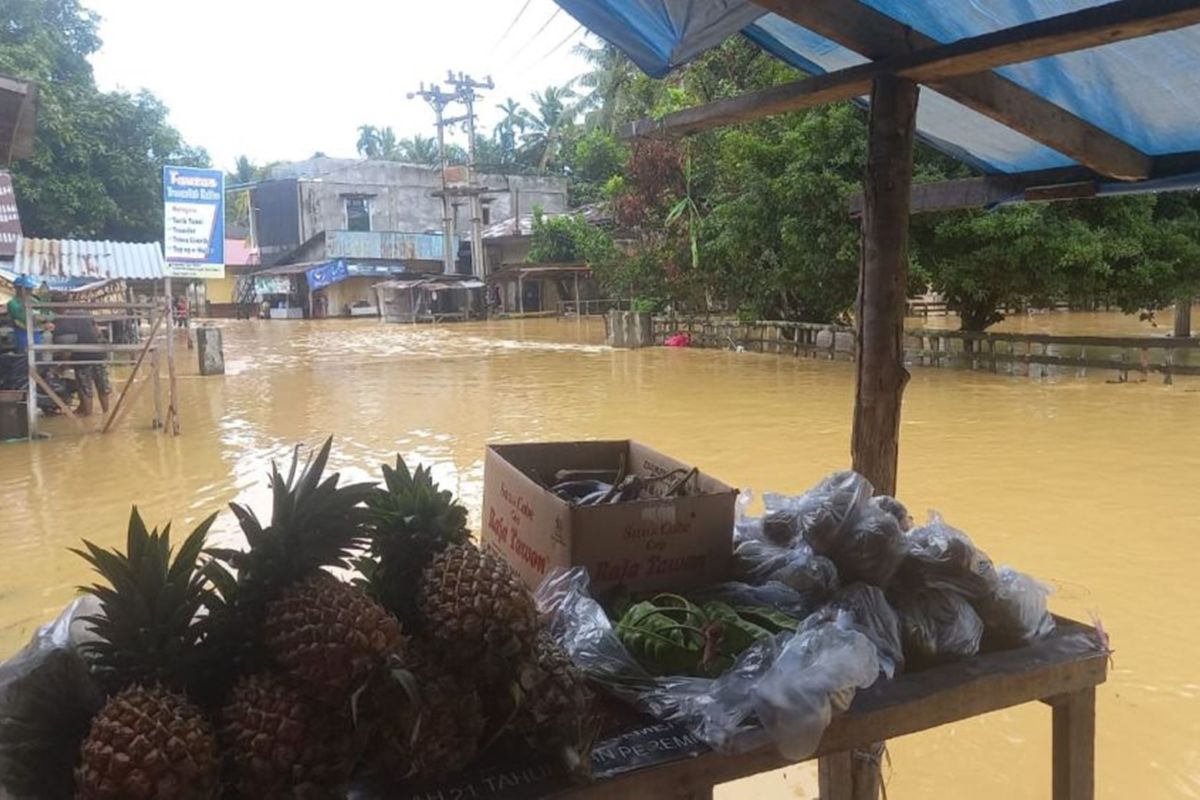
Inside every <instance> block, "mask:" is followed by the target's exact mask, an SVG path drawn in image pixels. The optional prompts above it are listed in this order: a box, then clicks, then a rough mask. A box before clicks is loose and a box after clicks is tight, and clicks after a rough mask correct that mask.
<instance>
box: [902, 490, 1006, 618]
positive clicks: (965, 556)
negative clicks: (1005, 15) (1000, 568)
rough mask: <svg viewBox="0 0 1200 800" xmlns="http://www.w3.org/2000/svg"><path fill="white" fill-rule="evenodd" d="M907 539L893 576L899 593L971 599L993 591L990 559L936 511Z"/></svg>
mask: <svg viewBox="0 0 1200 800" xmlns="http://www.w3.org/2000/svg"><path fill="white" fill-rule="evenodd" d="M906 539H907V544H908V554H907V556H906V557H905V558H904V563H903V564H901V565H900V571H899V572H898V573H897V575H896V586H897V587H898V588H899V589H900V590H901V591H906V592H915V591H919V590H921V589H926V588H932V589H949V590H951V591H954V592H957V593H959V594H961V595H963V596H965V597H968V598H970V599H972V600H981V599H983V598H985V597H988V596H990V595H992V594H994V593H995V592H996V590H997V588H998V583H997V580H996V568H995V566H994V565H993V564H992V560H991V559H990V558H988V557H987V554H986V553H984V552H983V551H982V550H980V549H979V548H977V547H976V546H975V544H974V543H973V542H972V541H971V539H970V537H968V536H967V535H966V534H965V533H963V532H962V531H960V530H958V529H957V528H954V527H952V526H950V525H947V524H946V522H945V520H943V519H942V518H941V516H940V515H939V514H937V513H936V512H935V513H933V514H931V515H930V518H929V522H927V523H926V524H925V525H923V526H921V527H920V528H917V529H916V530H912V531H909V533H908V536H907V537H906Z"/></svg>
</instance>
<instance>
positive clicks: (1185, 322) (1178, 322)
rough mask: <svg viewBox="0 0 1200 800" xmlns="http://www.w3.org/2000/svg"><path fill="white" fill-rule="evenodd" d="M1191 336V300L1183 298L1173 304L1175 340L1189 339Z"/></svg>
mask: <svg viewBox="0 0 1200 800" xmlns="http://www.w3.org/2000/svg"><path fill="white" fill-rule="evenodd" d="M1191 336H1192V298H1191V297H1184V298H1181V299H1179V300H1178V301H1176V303H1175V338H1177V339H1189V338H1191Z"/></svg>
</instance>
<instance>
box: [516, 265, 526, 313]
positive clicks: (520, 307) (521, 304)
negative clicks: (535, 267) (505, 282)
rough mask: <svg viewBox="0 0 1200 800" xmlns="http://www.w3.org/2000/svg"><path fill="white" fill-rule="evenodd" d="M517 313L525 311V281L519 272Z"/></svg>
mask: <svg viewBox="0 0 1200 800" xmlns="http://www.w3.org/2000/svg"><path fill="white" fill-rule="evenodd" d="M517 313H518V314H524V313H525V281H524V280H523V279H522V278H521V273H519V272H518V273H517Z"/></svg>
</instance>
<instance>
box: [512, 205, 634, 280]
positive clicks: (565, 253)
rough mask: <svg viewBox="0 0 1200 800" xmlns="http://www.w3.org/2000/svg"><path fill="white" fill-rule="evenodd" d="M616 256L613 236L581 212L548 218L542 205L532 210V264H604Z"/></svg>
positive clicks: (530, 253)
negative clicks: (589, 220) (586, 218)
mask: <svg viewBox="0 0 1200 800" xmlns="http://www.w3.org/2000/svg"><path fill="white" fill-rule="evenodd" d="M616 257H617V252H616V247H615V245H614V244H613V240H612V237H611V236H610V235H609V234H608V233H607V232H606V231H604V230H602V229H600V228H599V227H597V226H595V225H592V224H591V223H589V222H588V221H587V220H585V219H584V217H583V215H582V214H559V215H557V216H554V217H547V216H546V215H545V213H544V212H543V211H542V208H541V206H534V209H533V234H532V236H531V237H530V242H529V256H528V257H527V258H526V261H528V262H529V263H532V264H579V263H585V264H588V265H589V266H593V267H594V266H597V265H599V266H601V267H604V266H607V265H608V264H610V263H611V262H612V261H613V260H614V259H615V258H616Z"/></svg>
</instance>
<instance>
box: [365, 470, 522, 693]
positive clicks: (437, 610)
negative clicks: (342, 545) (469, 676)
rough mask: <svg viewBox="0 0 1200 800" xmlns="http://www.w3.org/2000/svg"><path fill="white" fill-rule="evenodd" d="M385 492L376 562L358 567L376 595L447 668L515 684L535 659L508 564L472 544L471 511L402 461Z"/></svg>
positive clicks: (378, 508) (377, 516)
mask: <svg viewBox="0 0 1200 800" xmlns="http://www.w3.org/2000/svg"><path fill="white" fill-rule="evenodd" d="M383 477H384V483H385V488H383V489H379V490H377V491H375V492H374V493H373V494H372V496H371V498H370V499H369V500H368V501H367V504H368V506H369V509H370V512H371V524H370V531H371V538H370V555H371V557H370V559H366V560H365V563H360V567H363V571H364V573H369V576H368V579H369V581H370V583H371V586H372V587H373V588H374V591H375V592H376V594H377V596H378V597H380V599H381V601H382V602H383V604H384V605H385V606H387V608H388V609H389V610H391V611H392V612H393V613H395V614H396V615H397V616H398V617H399V618H400V621H401V623H402V624H403V625H404V626H405V628H406V630H408V631H411V632H414V633H416V634H417V635H419V636H422V637H424V638H426V639H428V640H429V641H430V642H431V643H432V645H433V646H434V647H436V649H437V651H438V653H439V654H441V656H442V658H443V660H444V661H445V663H446V664H447V665H448V666H450V667H451V668H454V669H457V670H465V671H470V672H472V673H477V674H479V675H481V676H482V677H484V678H485V679H486V680H489V681H492V682H505V681H511V680H512V679H513V678H514V677H515V675H516V672H517V671H518V669H519V668H520V666H521V665H522V664H523V663H524V662H527V661H528V660H529V659H530V658H531V657H532V654H533V639H534V635H535V628H536V625H537V613H536V610H535V608H534V605H533V598H532V597H531V596H530V594H529V592H528V590H527V589H526V588H525V587H524V586H523V585H522V584H521V582H520V579H519V578H517V576H516V574H515V573H514V572H513V571H512V569H511V568H510V567H509V566H508V564H507V563H505V562H504V561H503V560H502V559H500V558H498V557H496V556H495V555H493V554H491V553H487V552H483V551H481V550H480V549H479V548H478V547H476V546H475V544H473V543H472V542H471V540H470V534H469V532H468V531H467V525H466V522H467V514H466V509H464V508H463V507H462V505H461V504H460V503H458V502H457V501H456V500H455V499H454V497H453V495H452V494H451V493H450V492H449V491H445V490H441V489H439V488H438V486H437V484H436V483H434V482H433V477H432V476H431V475H430V473H429V470H427V469H425V468H424V467H418V468H417V470H416V471H415V472H409V470H408V467H407V466H406V465H405V463H404V460H403V459H401V458H399V457H397V459H396V466H395V468H394V469H393V468H392V467H389V466H387V465H384V467H383Z"/></svg>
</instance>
